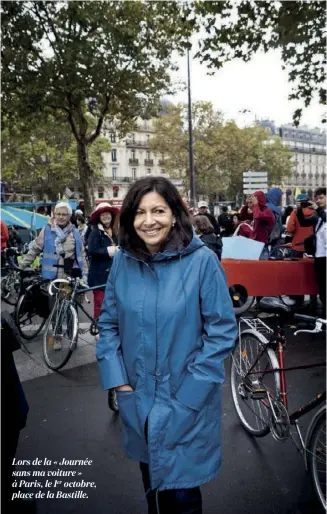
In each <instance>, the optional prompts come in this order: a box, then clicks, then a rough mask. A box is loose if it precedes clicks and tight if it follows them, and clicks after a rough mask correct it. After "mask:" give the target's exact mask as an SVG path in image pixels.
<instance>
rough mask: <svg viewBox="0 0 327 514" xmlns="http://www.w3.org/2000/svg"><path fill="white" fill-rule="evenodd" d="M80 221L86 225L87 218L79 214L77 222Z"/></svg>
mask: <svg viewBox="0 0 327 514" xmlns="http://www.w3.org/2000/svg"><path fill="white" fill-rule="evenodd" d="M78 220H79V221H80V222H81V223H85V218H84V216H82V215H81V214H77V216H76V221H78Z"/></svg>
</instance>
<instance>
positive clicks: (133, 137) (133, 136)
mask: <svg viewBox="0 0 327 514" xmlns="http://www.w3.org/2000/svg"><path fill="white" fill-rule="evenodd" d="M132 143H135V134H132Z"/></svg>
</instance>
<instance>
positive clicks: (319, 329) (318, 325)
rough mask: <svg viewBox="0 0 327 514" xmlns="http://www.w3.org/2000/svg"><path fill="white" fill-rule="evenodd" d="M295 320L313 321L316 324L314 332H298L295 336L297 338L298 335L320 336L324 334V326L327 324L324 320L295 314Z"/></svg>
mask: <svg viewBox="0 0 327 514" xmlns="http://www.w3.org/2000/svg"><path fill="white" fill-rule="evenodd" d="M294 317H295V319H298V320H302V321H311V322H313V321H314V323H315V328H314V329H313V330H297V331H296V332H294V335H295V336H297V335H298V334H304V333H305V334H319V333H320V332H322V327H323V325H326V324H327V321H326V320H325V319H322V318H316V317H313V316H307V315H305V314H295V315H294Z"/></svg>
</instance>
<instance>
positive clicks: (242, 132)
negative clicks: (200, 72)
mask: <svg viewBox="0 0 327 514" xmlns="http://www.w3.org/2000/svg"><path fill="white" fill-rule="evenodd" d="M192 116H193V127H194V136H193V139H194V145H193V148H194V162H195V172H196V189H197V193H198V194H205V195H208V196H209V198H210V200H214V199H215V198H216V196H217V195H218V194H224V195H227V196H229V197H230V198H232V197H235V196H236V195H242V191H243V172H245V171H249V170H252V171H267V172H268V181H269V184H270V185H272V184H280V183H281V182H282V179H283V177H286V176H288V175H289V174H290V173H291V169H292V163H291V153H290V152H289V150H288V149H287V148H285V147H284V146H283V144H282V142H281V140H280V138H279V137H272V136H271V134H270V133H269V131H267V130H266V129H264V128H262V127H260V126H252V127H246V128H239V127H238V126H237V125H236V123H234V122H232V121H227V122H225V121H224V120H223V116H222V114H221V113H220V112H218V111H215V109H214V108H213V106H212V104H211V103H209V102H194V104H193V105H192ZM151 146H152V150H153V151H155V152H157V153H162V154H164V157H165V159H164V168H165V171H167V172H168V173H169V174H170V175H172V176H175V177H181V178H184V179H185V182H186V184H188V181H189V171H188V170H189V163H188V131H187V105H183V104H179V105H177V106H170V107H168V109H167V113H166V114H165V115H163V116H161V117H160V118H158V119H157V120H156V121H155V124H154V136H153V138H152V140H151ZM187 189H189V187H188V185H187Z"/></svg>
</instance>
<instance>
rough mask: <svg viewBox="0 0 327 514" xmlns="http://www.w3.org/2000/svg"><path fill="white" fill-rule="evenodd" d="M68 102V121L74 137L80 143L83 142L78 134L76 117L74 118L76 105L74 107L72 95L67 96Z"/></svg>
mask: <svg viewBox="0 0 327 514" xmlns="http://www.w3.org/2000/svg"><path fill="white" fill-rule="evenodd" d="M67 101H68V105H69V109H68V111H67V112H68V116H67V119H68V122H69V124H70V126H71V129H72V132H73V134H74V137H75V139H76V141H77V142H78V143H79V142H80V141H81V138H80V135H79V134H78V131H77V127H76V123H75V120H74V116H73V112H74V105H73V101H72V97H71V94H70V93H68V94H67Z"/></svg>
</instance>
